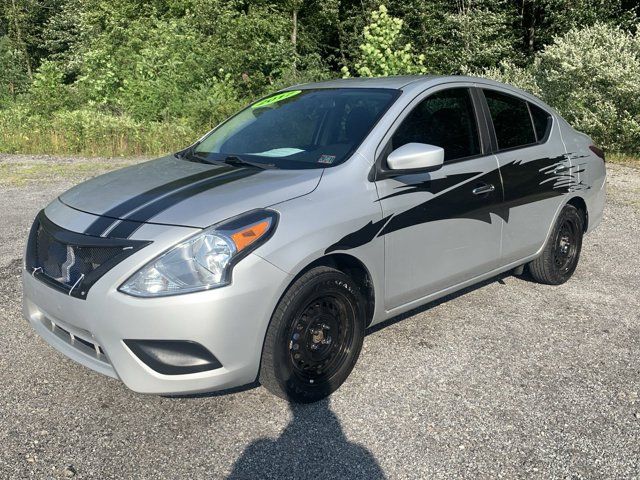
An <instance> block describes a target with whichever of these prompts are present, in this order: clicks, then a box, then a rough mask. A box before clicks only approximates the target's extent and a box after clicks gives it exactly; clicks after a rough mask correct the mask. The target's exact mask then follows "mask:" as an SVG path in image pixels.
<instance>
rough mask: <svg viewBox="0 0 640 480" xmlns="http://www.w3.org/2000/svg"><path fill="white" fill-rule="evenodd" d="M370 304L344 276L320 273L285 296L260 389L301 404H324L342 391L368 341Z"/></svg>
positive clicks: (271, 329)
mask: <svg viewBox="0 0 640 480" xmlns="http://www.w3.org/2000/svg"><path fill="white" fill-rule="evenodd" d="M364 331H365V300H364V296H363V295H362V293H361V292H360V289H359V287H358V285H357V284H356V283H355V282H354V281H353V280H352V279H351V278H350V277H349V276H348V275H345V274H344V273H342V272H341V271H339V270H336V269H333V268H329V267H315V268H312V269H311V270H309V271H308V272H306V273H305V274H303V275H302V276H301V277H300V278H298V279H297V280H296V281H295V282H294V283H293V284H292V285H291V286H290V287H289V289H288V290H287V291H286V293H285V294H284V296H283V297H282V299H281V300H280V302H279V303H278V306H277V307H276V310H275V312H274V313H273V316H272V318H271V323H270V324H269V328H268V329H267V334H266V337H265V342H264V347H263V351H262V362H261V365H260V374H259V380H260V383H261V384H262V385H263V386H264V387H265V388H266V389H267V390H269V391H270V392H271V393H273V394H275V395H277V396H279V397H282V398H285V399H287V400H289V401H292V402H296V403H311V402H316V401H318V400H321V399H323V398H325V397H327V396H329V395H330V394H331V393H333V392H334V391H335V390H337V389H338V387H340V385H342V383H343V382H344V381H345V380H346V379H347V377H348V376H349V374H350V373H351V370H352V369H353V367H354V365H355V363H356V361H357V360H358V356H359V355H360V350H361V348H362V343H363V340H364Z"/></svg>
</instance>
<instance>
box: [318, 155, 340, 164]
mask: <svg viewBox="0 0 640 480" xmlns="http://www.w3.org/2000/svg"><path fill="white" fill-rule="evenodd" d="M335 159H336V156H335V155H320V158H319V159H318V163H326V164H328V165H331V164H332V163H333V162H334V160H335Z"/></svg>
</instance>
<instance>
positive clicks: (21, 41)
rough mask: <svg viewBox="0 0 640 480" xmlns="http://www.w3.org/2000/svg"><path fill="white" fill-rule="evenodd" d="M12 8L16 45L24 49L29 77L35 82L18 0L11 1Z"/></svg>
mask: <svg viewBox="0 0 640 480" xmlns="http://www.w3.org/2000/svg"><path fill="white" fill-rule="evenodd" d="M11 6H12V7H13V12H12V13H13V25H14V28H15V29H16V43H17V44H18V45H19V46H20V48H22V54H23V55H24V62H25V65H26V67H27V75H28V76H29V80H33V72H32V71H31V62H30V61H29V52H28V51H27V44H26V42H25V41H24V39H23V38H22V29H21V28H20V21H19V20H18V17H19V14H18V6H17V5H16V0H11Z"/></svg>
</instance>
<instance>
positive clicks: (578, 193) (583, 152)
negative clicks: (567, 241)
mask: <svg viewBox="0 0 640 480" xmlns="http://www.w3.org/2000/svg"><path fill="white" fill-rule="evenodd" d="M559 123H560V127H561V130H560V131H561V134H562V137H563V140H564V143H565V145H566V148H567V154H568V155H569V156H570V158H571V163H572V165H574V166H575V167H577V168H575V170H576V174H577V175H578V184H579V188H578V189H576V190H575V191H574V192H571V193H570V195H569V198H567V202H568V201H570V200H571V198H574V197H580V198H582V199H583V200H584V201H585V204H586V205H587V215H588V219H587V221H588V224H587V233H588V232H591V231H592V230H593V229H594V228H595V227H597V226H598V224H599V223H600V222H601V220H602V214H603V211H604V204H605V196H606V177H607V172H606V167H605V162H604V161H603V160H602V159H601V158H600V157H598V156H597V155H596V154H594V153H593V152H592V151H591V150H590V149H589V146H591V145H594V142H593V140H592V139H591V138H590V137H589V136H587V135H585V134H583V133H580V132H578V131H576V130H575V129H573V128H572V127H571V126H570V125H569V124H568V123H567V122H566V121H565V120H563V119H562V118H560V121H559Z"/></svg>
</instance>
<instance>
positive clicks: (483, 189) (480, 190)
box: [471, 183, 496, 195]
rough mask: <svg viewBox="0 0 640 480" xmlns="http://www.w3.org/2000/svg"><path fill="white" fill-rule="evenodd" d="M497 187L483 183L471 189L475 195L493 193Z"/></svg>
mask: <svg viewBox="0 0 640 480" xmlns="http://www.w3.org/2000/svg"><path fill="white" fill-rule="evenodd" d="M495 189H496V187H494V186H493V185H491V184H490V183H484V184H482V185H478V186H477V187H476V188H474V189H473V190H471V192H472V193H473V194H474V195H484V194H485V193H491V192H493V191H494V190H495Z"/></svg>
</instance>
